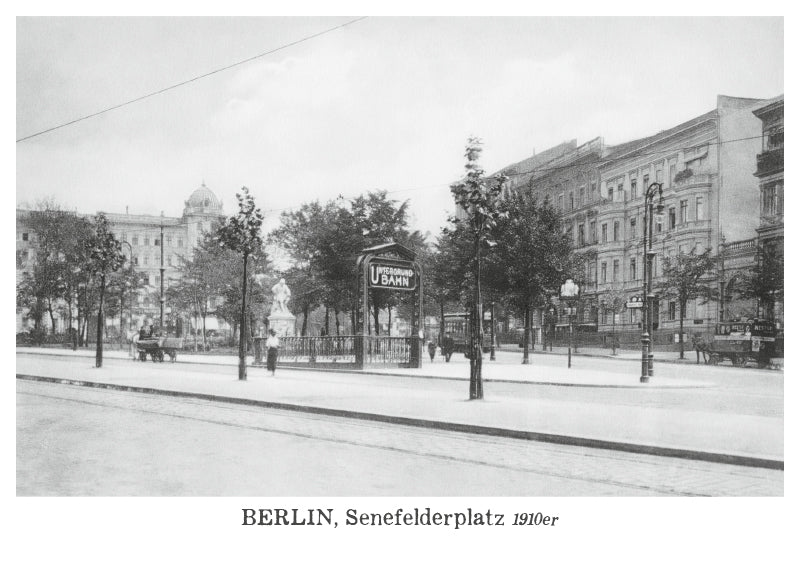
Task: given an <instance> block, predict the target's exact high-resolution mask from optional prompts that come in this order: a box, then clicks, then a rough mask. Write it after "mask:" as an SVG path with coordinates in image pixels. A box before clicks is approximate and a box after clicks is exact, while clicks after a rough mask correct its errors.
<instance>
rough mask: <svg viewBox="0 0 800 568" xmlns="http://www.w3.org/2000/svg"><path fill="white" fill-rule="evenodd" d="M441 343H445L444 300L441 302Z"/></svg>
mask: <svg viewBox="0 0 800 568" xmlns="http://www.w3.org/2000/svg"><path fill="white" fill-rule="evenodd" d="M439 316H440V319H439V345H442V344H444V302H443V301H442V302H439Z"/></svg>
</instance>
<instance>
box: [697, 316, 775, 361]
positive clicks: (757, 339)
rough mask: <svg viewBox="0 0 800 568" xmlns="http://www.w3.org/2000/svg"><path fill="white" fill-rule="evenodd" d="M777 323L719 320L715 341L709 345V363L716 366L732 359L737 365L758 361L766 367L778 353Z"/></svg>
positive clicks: (753, 320) (706, 349)
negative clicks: (776, 341)
mask: <svg viewBox="0 0 800 568" xmlns="http://www.w3.org/2000/svg"><path fill="white" fill-rule="evenodd" d="M776 335H777V333H776V328H775V324H774V323H773V322H771V321H764V320H757V319H750V320H747V321H740V322H722V323H718V324H717V326H716V329H715V333H714V340H713V341H712V342H710V343H708V344H707V345H706V348H705V351H706V353H708V355H709V357H708V361H707V362H708V363H710V364H712V365H717V364H719V363H720V362H722V361H724V360H725V359H729V360H730V361H731V363H733V365H734V366H736V367H744V366H745V365H747V362H748V361H756V362H757V363H758V366H759V368H764V367H767V366H768V365H769V363H770V359H771V358H772V357H774V356H775V337H776Z"/></svg>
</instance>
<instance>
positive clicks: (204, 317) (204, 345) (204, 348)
mask: <svg viewBox="0 0 800 568" xmlns="http://www.w3.org/2000/svg"><path fill="white" fill-rule="evenodd" d="M201 315H202V317H203V353H205V352H206V351H207V350H208V347H207V346H206V312H202V313H201Z"/></svg>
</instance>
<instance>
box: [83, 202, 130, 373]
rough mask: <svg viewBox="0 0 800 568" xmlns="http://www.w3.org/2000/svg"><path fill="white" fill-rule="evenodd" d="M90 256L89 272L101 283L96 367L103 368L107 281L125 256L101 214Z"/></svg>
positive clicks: (95, 224) (91, 238) (95, 228)
mask: <svg viewBox="0 0 800 568" xmlns="http://www.w3.org/2000/svg"><path fill="white" fill-rule="evenodd" d="M86 250H87V251H88V256H89V265H88V271H89V273H91V274H94V275H95V276H96V277H97V278H98V281H99V300H98V309H97V350H96V354H95V366H96V367H102V366H103V327H104V325H103V324H104V317H105V316H104V314H103V299H104V298H103V296H104V294H105V290H106V280H107V278H108V277H109V275H110V274H111V273H113V272H115V271H117V270H119V268H120V267H121V266H122V263H123V262H124V261H125V256H124V255H123V254H122V244H121V243H120V242H119V241H118V240H117V238H116V237H115V236H114V234H113V233H112V232H111V227H110V225H109V223H108V219H106V217H105V215H103V214H102V213H100V214H99V215H97V216H96V217H95V220H94V233H93V234H92V236H91V237H90V238H89V240H88V241H87V242H86Z"/></svg>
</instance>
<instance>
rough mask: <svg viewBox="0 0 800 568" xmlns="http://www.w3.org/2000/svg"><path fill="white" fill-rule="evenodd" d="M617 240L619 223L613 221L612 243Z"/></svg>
mask: <svg viewBox="0 0 800 568" xmlns="http://www.w3.org/2000/svg"><path fill="white" fill-rule="evenodd" d="M618 240H619V221H614V242H617V241H618Z"/></svg>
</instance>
